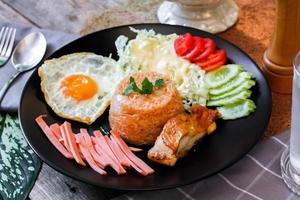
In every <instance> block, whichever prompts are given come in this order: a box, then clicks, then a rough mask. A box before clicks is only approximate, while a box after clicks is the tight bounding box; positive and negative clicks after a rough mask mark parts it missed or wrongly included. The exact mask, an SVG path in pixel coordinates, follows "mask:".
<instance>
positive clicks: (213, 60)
mask: <svg viewBox="0 0 300 200" xmlns="http://www.w3.org/2000/svg"><path fill="white" fill-rule="evenodd" d="M225 62H226V53H225V51H224V50H217V51H216V52H215V53H213V54H211V55H209V56H208V58H207V59H205V60H203V61H200V62H197V63H196V64H197V65H199V66H200V67H201V68H202V69H203V70H205V71H211V70H214V69H216V68H218V67H220V66H222V65H224V64H225Z"/></svg>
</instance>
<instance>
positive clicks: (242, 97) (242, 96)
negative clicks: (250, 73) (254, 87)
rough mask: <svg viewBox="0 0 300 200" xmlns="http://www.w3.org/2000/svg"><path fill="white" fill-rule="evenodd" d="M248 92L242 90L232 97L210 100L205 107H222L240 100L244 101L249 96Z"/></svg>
mask: <svg viewBox="0 0 300 200" xmlns="http://www.w3.org/2000/svg"><path fill="white" fill-rule="evenodd" d="M251 93H252V92H251V91H250V90H244V91H242V92H240V93H239V94H237V95H232V96H229V97H226V98H223V99H218V100H212V101H208V102H207V106H223V105H227V104H234V103H237V102H239V101H242V100H246V99H247V98H249V97H250V96H251Z"/></svg>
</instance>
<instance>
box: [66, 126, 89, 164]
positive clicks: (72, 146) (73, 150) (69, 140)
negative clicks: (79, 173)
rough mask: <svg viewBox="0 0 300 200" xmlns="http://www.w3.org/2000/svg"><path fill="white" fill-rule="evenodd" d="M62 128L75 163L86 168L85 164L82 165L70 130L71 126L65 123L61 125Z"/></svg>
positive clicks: (82, 162)
mask: <svg viewBox="0 0 300 200" xmlns="http://www.w3.org/2000/svg"><path fill="white" fill-rule="evenodd" d="M62 127H63V130H64V131H65V134H66V137H67V143H68V144H69V148H70V151H71V153H72V155H73V156H74V159H75V160H76V162H77V163H78V164H80V165H83V166H86V164H85V163H84V161H83V160H82V158H81V155H80V151H79V149H78V146H77V144H76V139H75V135H74V133H73V131H72V128H71V124H70V123H69V122H67V121H66V122H64V123H63V125H62ZM82 153H83V152H82Z"/></svg>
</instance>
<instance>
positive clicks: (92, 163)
mask: <svg viewBox="0 0 300 200" xmlns="http://www.w3.org/2000/svg"><path fill="white" fill-rule="evenodd" d="M77 139H78V140H79V145H78V146H79V149H80V151H81V152H82V154H83V157H84V159H85V160H86V161H87V163H88V164H89V165H90V166H91V168H92V169H93V170H94V171H96V172H98V173H99V174H101V175H106V174H107V173H106V171H104V170H103V169H102V168H101V167H99V166H98V165H97V163H96V162H95V160H94V159H93V156H92V155H91V153H90V151H89V149H88V145H87V144H86V142H85V140H84V137H82V136H79V137H77Z"/></svg>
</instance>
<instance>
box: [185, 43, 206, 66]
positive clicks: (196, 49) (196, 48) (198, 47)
mask: <svg viewBox="0 0 300 200" xmlns="http://www.w3.org/2000/svg"><path fill="white" fill-rule="evenodd" d="M203 51H204V40H203V38H201V37H194V44H193V48H192V49H191V50H190V51H188V53H187V54H185V55H184V56H183V58H185V59H187V60H190V61H193V60H194V58H196V57H197V56H198V55H199V54H200V53H201V52H203Z"/></svg>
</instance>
